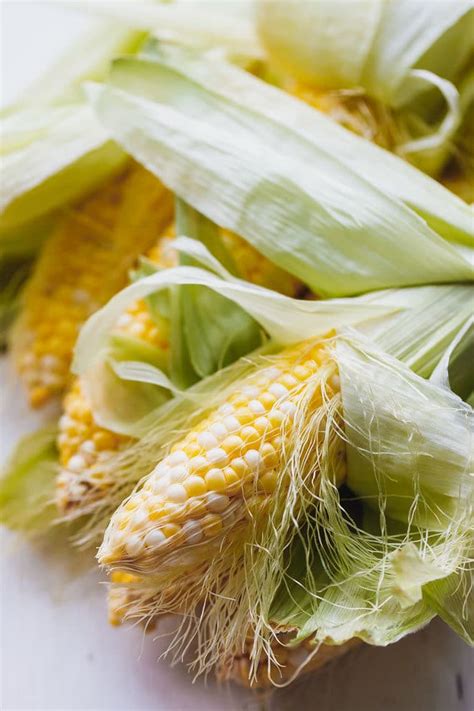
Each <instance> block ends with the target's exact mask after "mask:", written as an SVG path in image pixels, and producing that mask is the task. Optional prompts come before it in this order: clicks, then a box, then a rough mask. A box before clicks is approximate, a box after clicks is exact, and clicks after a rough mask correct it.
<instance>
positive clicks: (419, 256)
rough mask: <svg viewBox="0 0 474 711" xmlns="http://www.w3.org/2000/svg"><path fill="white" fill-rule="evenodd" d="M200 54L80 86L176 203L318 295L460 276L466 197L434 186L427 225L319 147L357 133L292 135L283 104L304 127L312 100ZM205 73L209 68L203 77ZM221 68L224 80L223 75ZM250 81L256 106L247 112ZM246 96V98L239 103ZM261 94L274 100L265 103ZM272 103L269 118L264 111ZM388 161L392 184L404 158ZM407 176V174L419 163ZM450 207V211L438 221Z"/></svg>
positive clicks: (121, 68) (466, 249) (465, 246)
mask: <svg viewBox="0 0 474 711" xmlns="http://www.w3.org/2000/svg"><path fill="white" fill-rule="evenodd" d="M206 61H207V60H205V59H203V58H198V59H196V62H195V63H194V59H191V60H190V61H189V62H188V60H187V59H186V57H185V58H184V60H183V61H181V55H180V54H179V55H178V58H176V56H175V54H174V53H172V58H171V60H170V63H171V64H172V65H173V68H170V67H169V66H165V63H157V62H156V61H154V62H151V61H148V60H147V61H144V60H124V62H118V63H116V64H115V69H114V73H113V75H112V82H113V85H110V86H108V87H102V88H98V87H95V88H94V89H93V90H92V88H90V90H89V91H90V96H91V97H92V95H94V98H93V101H94V105H95V109H96V111H97V113H98V115H99V117H100V119H101V120H102V121H103V122H104V125H106V126H107V128H108V130H110V132H111V134H112V135H113V136H114V137H115V138H116V140H117V141H118V142H119V143H121V144H122V145H123V146H124V147H125V149H126V150H127V151H129V152H130V153H131V154H132V155H134V156H135V157H136V158H137V159H138V160H140V161H142V162H143V163H144V164H145V165H146V166H147V167H148V168H149V169H150V170H152V171H154V172H155V173H156V174H157V175H159V176H160V178H161V179H162V180H163V181H164V182H165V183H166V184H167V185H169V186H170V187H171V188H172V189H173V190H174V191H175V192H176V193H177V194H178V195H179V196H180V197H182V198H184V199H185V200H186V202H188V203H190V204H191V205H192V206H193V207H195V208H196V209H198V210H199V211H200V212H202V213H203V214H205V215H206V216H207V217H209V218H210V219H212V220H213V221H214V222H216V223H217V224H220V225H222V226H224V227H227V228H228V229H231V230H233V231H236V232H237V233H238V234H241V235H242V236H244V237H245V238H246V239H248V240H249V241H250V242H251V243H252V244H254V246H255V247H256V248H257V249H259V251H261V252H262V253H263V254H265V255H266V256H267V257H269V258H270V259H271V260H272V261H273V262H275V263H276V264H278V265H279V266H282V267H283V268H285V269H286V270H287V271H289V272H290V273H292V274H294V275H295V276H297V277H298V278H300V279H301V280H302V281H304V282H305V283H307V284H308V285H309V286H310V287H311V288H312V289H313V290H314V291H316V292H317V293H319V294H322V295H325V296H344V295H349V294H355V293H359V292H362V291H368V290H371V289H375V288H382V287H387V286H395V285H396V286H400V285H407V284H417V283H427V282H429V281H431V282H433V281H435V282H439V281H449V280H459V279H461V280H465V279H470V277H471V269H470V266H469V258H470V255H471V251H472V244H471V242H472V240H471V236H470V235H469V230H470V227H469V225H468V222H469V220H468V212H469V210H468V208H467V206H465V205H463V204H462V203H460V202H458V201H457V199H456V198H454V196H451V195H448V193H445V192H443V195H444V202H445V204H446V212H445V216H444V218H443V219H442V220H440V219H438V216H437V215H434V214H433V216H432V217H431V218H430V223H431V224H432V225H433V228H431V227H428V225H427V224H426V223H425V222H424V220H422V219H420V218H419V216H418V215H417V214H416V213H415V212H414V211H413V210H412V209H411V207H409V206H408V205H407V204H402V203H400V201H399V200H398V199H396V198H395V197H392V195H391V194H386V193H384V192H382V191H381V190H380V189H377V188H375V187H374V186H373V184H371V183H368V182H367V180H366V179H365V178H362V177H360V175H359V174H357V173H356V172H355V171H353V170H351V168H350V167H349V166H348V165H347V161H345V158H344V154H345V151H344V149H342V160H341V154H340V153H339V152H338V151H336V150H333V152H332V154H331V155H329V154H328V152H327V150H328V149H327V143H328V140H329V144H330V147H331V148H334V143H335V141H334V140H333V141H332V145H331V136H333V137H334V136H335V134H334V133H333V130H334V129H336V130H337V131H338V132H339V131H342V135H343V136H344V139H345V138H347V141H348V143H349V142H350V141H352V140H355V141H358V139H357V138H356V137H354V136H351V135H350V134H349V133H348V132H346V131H344V130H343V129H340V128H339V127H336V126H334V124H332V123H331V122H330V121H327V123H326V124H325V125H327V126H330V127H331V128H330V129H329V130H328V135H329V139H328V136H327V135H326V132H325V129H324V128H322V125H321V126H319V128H320V130H319V132H318V134H316V133H313V134H312V140H311V141H310V140H308V139H307V135H308V134H307V133H306V132H305V133H304V138H303V137H302V136H301V135H300V134H301V129H299V130H298V129H297V130H294V129H292V128H291V127H290V125H289V119H290V116H289V113H287V114H286V115H285V112H286V111H287V110H288V109H290V108H291V110H292V116H291V125H292V126H304V125H305V123H304V117H305V116H306V114H305V112H306V111H308V112H309V118H311V119H312V118H313V116H317V114H316V113H315V112H314V111H312V110H311V109H309V108H308V107H303V106H302V105H300V104H299V103H298V102H295V101H294V100H293V99H291V98H290V97H288V96H286V95H285V94H283V93H282V92H279V91H277V90H275V89H273V88H271V87H269V86H266V85H264V84H262V83H261V82H259V81H258V80H256V79H254V78H253V77H251V76H250V75H248V74H246V73H245V72H242V71H240V70H238V69H237V68H235V67H231V66H230V65H226V64H224V63H216V62H211V63H210V64H207V65H206ZM166 63H167V60H166ZM178 65H179V70H178V69H176V66H178ZM205 66H207V70H208V73H206V75H204V67H205ZM189 67H191V69H189ZM211 73H213V74H214V78H212V79H207V77H208V76H209V74H211ZM224 76H225V77H227V78H228V79H229V81H228V83H226V84H224V82H223V78H224ZM204 77H206V78H204ZM234 78H235V80H236V81H234V82H233V87H232V93H233V95H234V99H233V101H232V103H231V102H230V101H229V100H228V99H227V97H226V96H219V97H216V95H215V94H216V91H217V90H219V89H218V88H219V87H220V90H221V91H222V93H224V94H225V92H226V91H230V88H231V86H232V81H233V79H234ZM209 82H210V83H211V84H212V92H211V91H210V88H208V86H207V84H208V83H209ZM115 85H117V86H120V87H121V88H120V89H118V88H116V86H115ZM224 87H225V88H224ZM241 87H243V91H240V89H241ZM237 88H239V91H238V92H237ZM246 88H247V92H246V91H245V89H246ZM124 89H126V91H125V90H124ZM260 89H262V95H261V97H260V103H262V100H263V98H265V102H266V106H267V108H266V110H265V111H266V115H265V116H263V115H262V114H260V113H257V112H258V111H259V110H260V104H259V101H258V97H259V96H260ZM250 95H252V96H253V97H254V100H253V102H252V108H250V106H248V105H247V101H248V100H249V98H250ZM143 96H146V97H148V98H146V99H145V98H142V97H143ZM235 97H238V99H236V98H235ZM269 97H270V98H275V99H276V101H275V102H273V104H272V103H267V99H268V98H269ZM237 100H238V101H239V102H240V105H237V103H236V101H237ZM288 102H289V103H288ZM300 106H301V111H302V114H303V121H301V122H300V121H299V117H298V114H296V120H295V111H298V109H299V108H300ZM280 107H281V108H280ZM273 108H275V111H274V112H273ZM272 112H273V117H272V119H271V120H270V118H267V115H268V116H269V115H271V113H272ZM280 117H282V118H281V123H279V119H280ZM346 134H347V136H346ZM323 136H324V138H323ZM349 136H350V138H348V137H349ZM316 142H317V145H315V143H316ZM342 143H343V144H344V141H342ZM323 145H324V148H323V147H322V146H323ZM368 145H369V144H368V143H367V142H365V141H362V142H361V143H358V144H357V147H356V151H357V154H356V155H357V157H358V158H360V163H359V169H360V170H362V154H363V153H364V152H365V149H366V148H367V146H368ZM374 148H375V147H374V146H370V148H369V151H370V150H372V149H374ZM359 149H360V150H359ZM376 150H380V149H376ZM387 155H389V154H387ZM263 156H265V157H264V158H263ZM310 156H312V158H313V159H314V160H310V159H309V158H310ZM336 156H337V158H336ZM390 159H393V160H396V159H395V158H394V157H393V156H390ZM303 161H304V162H303ZM400 164H401V165H403V168H401V172H400V173H399V175H398V182H399V183H400V184H401V183H402V173H403V175H404V177H405V176H406V169H407V168H408V166H406V165H404V164H403V163H402V162H401V161H400ZM397 165H398V164H397ZM364 166H367V154H366V155H365V161H364ZM410 170H413V169H410ZM365 172H367V171H365ZM412 175H414V176H415V178H414V180H413V183H416V182H417V181H418V179H419V175H421V174H419V175H418V173H416V171H415V173H412ZM377 177H378V176H377ZM373 180H374V182H375V177H373ZM425 180H427V179H425V178H424V176H422V178H421V183H423V189H422V190H419V191H418V192H417V191H416V188H415V186H414V185H413V187H414V191H413V193H412V198H411V202H413V195H415V194H419V195H420V196H422V193H424V182H425ZM386 182H388V181H387V179H386ZM395 184H396V183H395ZM405 189H406V185H405ZM435 189H436V188H435ZM390 192H391V193H392V194H393V187H392V189H391V191H390ZM342 195H344V199H343V200H342V199H341V196H342ZM397 197H398V196H397ZM423 200H424V198H423V197H421V198H420V201H423ZM249 205H252V206H253V209H252V210H250V209H248V206H249ZM244 207H245V209H244ZM438 210H439V208H438V209H437V211H438ZM451 210H452V212H451ZM450 212H451V214H452V216H453V217H454V214H455V213H456V217H455V218H454V221H453V222H450V224H449V225H448V224H447V220H450V219H451V218H447V217H446V216H447V215H448V214H449V213H450ZM443 223H444V224H443ZM437 230H438V231H437ZM443 237H447V238H448V239H443ZM448 240H452V241H453V243H452V244H451V243H450V242H449V241H448ZM414 250H416V251H415V252H414Z"/></svg>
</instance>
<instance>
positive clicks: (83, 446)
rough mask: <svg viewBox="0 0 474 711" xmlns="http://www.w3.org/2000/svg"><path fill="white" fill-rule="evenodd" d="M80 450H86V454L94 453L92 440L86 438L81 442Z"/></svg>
mask: <svg viewBox="0 0 474 711" xmlns="http://www.w3.org/2000/svg"><path fill="white" fill-rule="evenodd" d="M81 450H82V451H83V452H86V454H95V444H94V442H93V441H92V440H91V439H86V441H85V442H83V443H82V444H81Z"/></svg>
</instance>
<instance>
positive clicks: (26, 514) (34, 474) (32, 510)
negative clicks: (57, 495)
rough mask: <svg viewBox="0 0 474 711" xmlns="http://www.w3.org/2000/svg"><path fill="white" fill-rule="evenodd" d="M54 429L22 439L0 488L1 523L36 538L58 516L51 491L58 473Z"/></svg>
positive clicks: (8, 463) (5, 471)
mask: <svg viewBox="0 0 474 711" xmlns="http://www.w3.org/2000/svg"><path fill="white" fill-rule="evenodd" d="M56 435H57V428H56V427H52V426H50V427H46V428H44V429H41V430H39V431H38V432H35V433H34V434H30V435H27V436H26V437H23V438H22V439H21V442H20V444H19V445H18V446H17V448H16V449H15V452H14V454H13V455H12V457H11V458H10V460H9V461H8V462H7V464H6V466H5V470H4V472H3V475H2V479H1V486H0V522H1V523H2V524H4V525H6V526H8V527H9V528H12V529H14V530H15V529H19V530H21V531H22V532H24V533H27V534H31V535H38V533H42V532H44V531H46V530H48V529H49V528H50V526H51V525H52V523H53V521H54V519H55V518H56V516H57V512H56V506H55V504H54V488H55V481H56V473H57V450H56Z"/></svg>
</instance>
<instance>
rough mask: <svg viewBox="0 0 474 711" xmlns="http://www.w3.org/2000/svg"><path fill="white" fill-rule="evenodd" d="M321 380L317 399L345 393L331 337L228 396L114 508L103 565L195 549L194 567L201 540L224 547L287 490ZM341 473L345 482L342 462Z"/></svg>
mask: <svg viewBox="0 0 474 711" xmlns="http://www.w3.org/2000/svg"><path fill="white" fill-rule="evenodd" d="M315 377H316V381H317V382H318V387H316V388H315V389H314V392H313V394H312V402H313V404H314V405H317V404H318V403H319V404H320V403H321V402H322V399H323V398H329V399H330V398H332V397H334V396H336V395H337V393H338V390H339V378H338V374H337V366H336V364H335V362H334V361H333V360H332V359H331V358H330V357H329V354H328V352H327V350H326V348H325V344H324V341H323V342H321V343H306V344H303V345H300V346H298V347H296V348H290V349H287V350H286V351H283V352H282V353H281V354H280V355H279V356H276V357H275V358H274V359H273V362H272V365H271V366H268V367H263V368H261V369H259V370H257V372H256V373H254V374H252V375H251V376H249V377H248V378H247V379H246V380H245V381H244V382H242V383H241V384H239V386H238V388H236V390H235V392H234V393H233V394H232V395H231V396H230V397H229V400H228V402H226V403H224V404H222V405H221V407H219V408H218V410H217V411H215V412H213V413H211V414H210V415H209V416H208V417H207V418H206V419H204V420H203V421H202V422H201V425H200V426H199V427H198V428H197V429H196V430H195V431H193V432H191V433H189V434H188V435H187V436H186V437H185V438H184V439H183V440H182V441H181V442H178V443H176V444H174V445H173V447H172V450H171V452H170V454H169V455H168V456H167V457H165V458H164V459H163V460H162V461H161V462H159V463H158V464H157V466H156V468H155V470H154V471H153V472H152V473H151V474H150V476H149V477H148V478H147V479H146V481H145V482H144V484H143V486H142V487H141V488H140V489H139V490H138V491H136V492H135V493H133V494H132V495H131V496H130V497H129V499H128V500H126V501H125V502H124V503H123V505H122V506H121V507H120V508H119V509H118V511H117V512H116V513H115V514H114V516H113V518H112V521H111V523H110V526H109V529H108V532H107V533H106V536H105V539H104V542H103V544H102V546H101V549H100V551H99V559H100V561H101V562H102V563H106V564H114V565H119V566H121V567H122V566H124V565H125V566H130V567H131V568H132V569H134V570H137V571H141V572H144V573H146V572H149V571H150V570H152V569H156V566H157V565H159V564H160V563H161V562H162V561H163V560H164V559H165V558H166V557H167V556H168V555H170V554H175V553H176V552H177V551H178V550H180V549H181V548H183V547H186V548H187V549H188V553H187V555H186V556H185V558H184V559H185V561H186V564H190V562H192V560H193V558H194V559H195V560H196V561H200V560H201V559H202V558H201V556H202V552H201V549H200V547H199V545H196V544H199V543H201V542H203V541H205V542H206V543H207V544H209V543H213V542H214V543H215V544H216V545H218V543H219V539H220V537H221V536H222V534H223V533H224V532H225V531H228V529H229V528H230V527H232V528H233V529H237V530H239V528H240V527H241V524H245V522H246V520H247V522H248V519H249V518H250V519H252V518H254V517H255V518H256V519H258V517H259V515H262V511H264V510H265V503H266V502H267V501H268V500H269V499H271V497H272V495H273V494H274V493H275V491H276V490H277V488H279V487H281V486H282V482H281V477H282V476H284V475H283V474H282V464H283V457H284V455H285V450H287V449H288V448H289V447H290V446H291V444H290V443H291V441H292V439H293V437H292V434H293V428H294V426H293V422H294V416H295V413H296V411H297V405H298V400H299V399H300V397H301V392H302V390H303V389H304V388H305V386H306V385H307V383H308V382H309V381H310V380H314V379H315ZM313 456H314V455H313ZM309 457H310V458H311V455H309ZM313 464H314V466H316V464H315V462H313ZM308 466H310V465H309V463H308ZM334 478H335V481H336V482H337V483H340V482H341V481H342V480H343V478H344V462H343V460H342V459H339V461H338V466H337V467H336V470H335V471H334ZM204 555H208V546H206V547H205V550H204Z"/></svg>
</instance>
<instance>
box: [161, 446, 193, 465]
mask: <svg viewBox="0 0 474 711" xmlns="http://www.w3.org/2000/svg"><path fill="white" fill-rule="evenodd" d="M166 461H167V464H169V465H170V466H172V467H173V466H175V465H176V464H184V463H185V462H187V461H188V455H187V454H186V452H183V450H182V449H178V451H177V452H172V453H171V454H169V455H168V456H167V457H166Z"/></svg>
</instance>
